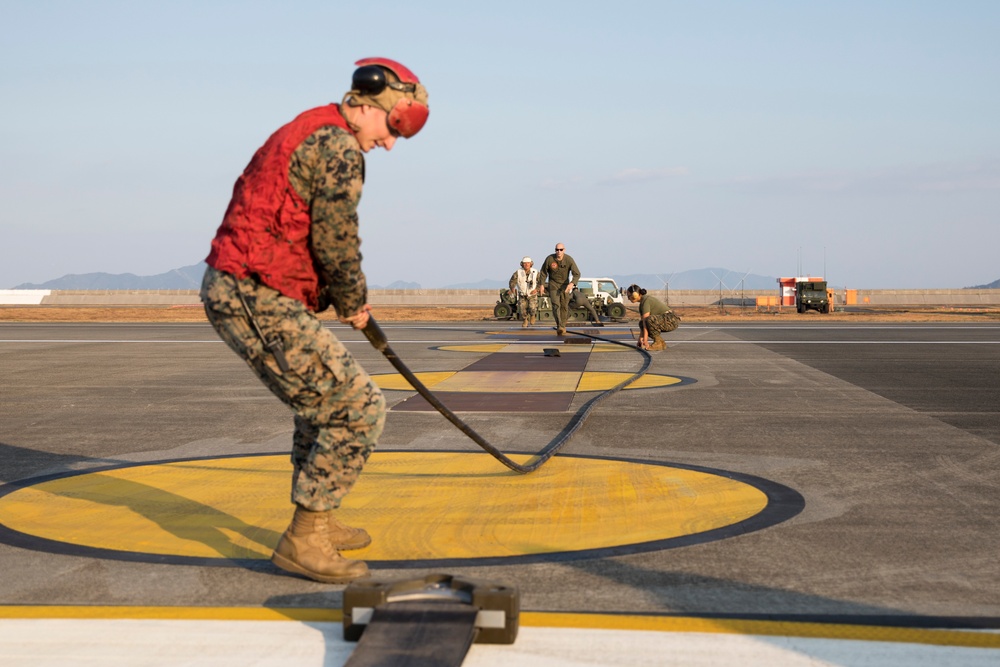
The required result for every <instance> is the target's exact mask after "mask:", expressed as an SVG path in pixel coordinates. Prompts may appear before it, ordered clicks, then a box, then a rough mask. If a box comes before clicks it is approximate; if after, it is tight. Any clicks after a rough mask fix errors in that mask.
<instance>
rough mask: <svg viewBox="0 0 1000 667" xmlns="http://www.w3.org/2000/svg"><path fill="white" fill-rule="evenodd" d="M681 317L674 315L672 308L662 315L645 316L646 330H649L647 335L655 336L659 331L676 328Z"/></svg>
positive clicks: (667, 331)
mask: <svg viewBox="0 0 1000 667" xmlns="http://www.w3.org/2000/svg"><path fill="white" fill-rule="evenodd" d="M680 321H681V318H680V317H678V316H677V315H674V312H673V311H672V310H669V311H667V312H665V313H663V314H662V315H650V316H649V317H647V318H646V320H645V322H646V330H647V331H649V335H650V336H652V337H653V338H656V337H657V336H659V335H660V334H661V333H669V332H671V331H673V330H674V329H676V328H677V326H678V325H679V324H680Z"/></svg>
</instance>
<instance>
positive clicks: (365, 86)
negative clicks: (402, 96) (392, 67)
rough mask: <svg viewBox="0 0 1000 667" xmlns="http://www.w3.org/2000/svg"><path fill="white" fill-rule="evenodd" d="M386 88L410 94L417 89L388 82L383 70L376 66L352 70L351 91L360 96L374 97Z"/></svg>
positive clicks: (409, 84) (409, 85)
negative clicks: (356, 92)
mask: <svg viewBox="0 0 1000 667" xmlns="http://www.w3.org/2000/svg"><path fill="white" fill-rule="evenodd" d="M386 88H392V89H393V90H398V91H399V92H401V93H412V92H414V91H415V90H416V89H417V86H416V85H415V84H412V83H402V82H400V81H389V78H388V77H387V76H386V75H385V70H384V69H383V68H381V67H379V66H378V65H365V66H363V67H359V68H357V69H356V70H354V77H353V78H352V79H351V89H352V90H356V91H358V92H359V93H361V94H362V95H369V96H371V97H375V96H376V95H378V94H379V93H381V92H382V91H383V90H385V89H386Z"/></svg>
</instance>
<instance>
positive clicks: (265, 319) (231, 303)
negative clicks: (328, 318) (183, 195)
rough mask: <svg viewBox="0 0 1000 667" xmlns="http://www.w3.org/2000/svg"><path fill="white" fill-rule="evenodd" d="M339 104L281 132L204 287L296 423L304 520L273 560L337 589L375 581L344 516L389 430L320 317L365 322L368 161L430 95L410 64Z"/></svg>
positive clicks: (228, 338)
mask: <svg viewBox="0 0 1000 667" xmlns="http://www.w3.org/2000/svg"><path fill="white" fill-rule="evenodd" d="M355 64H356V65H357V69H356V70H355V72H354V77H353V80H352V85H351V90H350V91H348V92H347V93H346V94H345V95H344V97H343V99H342V101H341V103H340V104H329V105H326V106H322V107H318V108H315V109H311V110H309V111H306V112H304V113H302V114H300V115H299V116H297V117H296V118H295V119H294V120H292V121H291V122H290V123H288V124H287V125H284V126H283V127H281V128H280V129H278V130H277V131H276V132H275V133H274V134H272V135H271V136H270V138H268V140H267V141H266V142H265V143H264V145H263V146H261V147H260V149H258V150H257V152H256V153H255V154H254V156H253V159H251V160H250V164H249V165H247V167H246V169H245V170H244V172H243V174H242V175H241V176H240V177H239V179H238V180H237V181H236V185H235V187H234V188H233V196H232V199H231V200H230V203H229V207H228V208H227V209H226V214H225V217H224V218H223V220H222V224H221V225H220V227H219V229H218V231H217V232H216V235H215V239H214V240H213V241H212V248H211V252H210V253H209V256H208V258H207V259H206V262H207V264H208V269H207V270H206V272H205V279H204V281H203V282H202V290H201V298H202V302H203V303H204V304H205V312H206V314H207V316H208V320H209V322H211V324H212V326H213V327H214V328H215V330H216V331H217V332H218V333H219V335H220V337H221V338H222V339H223V340H224V341H225V342H226V343H227V344H228V345H229V347H230V348H232V349H233V350H234V351H235V352H236V353H237V354H238V355H240V356H241V357H242V358H243V359H244V360H245V361H246V362H247V364H248V365H249V366H250V368H252V369H253V371H254V372H255V373H256V374H257V376H258V377H259V378H260V379H261V381H263V382H264V384H265V385H266V386H267V387H268V388H269V389H270V390H271V391H272V392H273V393H274V394H275V395H276V396H278V398H280V399H281V400H282V401H283V402H284V403H285V404H287V405H288V406H289V407H290V408H291V409H292V410H293V411H294V413H295V420H294V423H295V432H294V435H293V438H292V465H293V475H292V484H291V500H292V503H293V504H294V506H295V513H294V516H293V518H292V521H291V524H290V525H289V527H288V529H287V530H286V531H285V533H284V534H283V535H282V537H281V540H280V541H279V542H278V545H277V547H276V548H275V551H274V554H273V555H272V557H271V560H272V562H273V563H274V564H275V565H277V566H278V567H280V568H281V569H283V570H286V571H289V572H293V573H295V574H299V575H302V576H305V577H308V578H310V579H315V580H317V581H322V582H327V583H346V582H348V581H351V580H353V579H358V578H361V577H365V576H367V575H368V567H367V565H366V564H365V563H364V562H362V561H360V560H352V559H348V558H345V557H344V556H342V555H341V553H340V552H341V551H346V550H350V549H358V548H361V547H364V546H367V545H368V544H369V543H370V542H371V537H370V536H369V535H368V533H367V532H366V531H365V530H364V529H362V528H356V527H352V526H348V525H346V524H344V523H343V522H342V521H340V520H339V519H338V517H337V512H336V510H337V509H338V508H339V507H340V503H341V500H342V499H343V497H344V496H345V495H346V494H347V493H348V492H349V491H350V489H351V487H352V486H353V485H354V483H355V481H356V480H357V478H358V475H360V473H361V470H362V468H363V466H364V464H365V462H366V461H367V459H368V457H369V455H370V454H371V452H372V451H373V450H374V448H375V446H376V444H377V441H378V438H379V435H380V434H381V432H382V428H383V426H384V424H385V399H384V398H383V396H382V393H381V391H380V390H379V388H378V386H377V385H376V384H375V383H374V382H373V381H372V379H371V378H370V377H369V376H368V374H367V373H366V372H365V370H364V369H363V368H362V367H361V366H360V365H359V364H358V363H357V361H356V360H355V359H354V357H353V356H352V355H351V353H350V352H348V351H347V349H346V348H345V347H344V345H343V344H342V343H341V342H340V341H339V340H337V338H336V336H334V335H333V333H332V331H331V330H330V329H327V328H325V327H323V325H322V324H321V323H320V321H319V320H318V319H317V318H316V316H315V313H316V312H318V311H322V310H325V309H326V308H327V307H329V306H332V307H333V308H334V309H335V310H336V313H337V318H338V319H339V320H340V321H341V322H343V323H345V324H350V325H351V326H352V327H354V328H356V329H363V328H364V327H365V325H366V324H367V323H368V316H369V310H370V307H369V305H368V303H367V300H368V295H367V291H368V290H367V283H366V281H365V274H364V272H363V271H362V269H361V252H360V246H361V239H360V237H359V236H358V215H357V206H358V201H359V200H360V198H361V188H362V185H363V183H364V175H365V162H364V154H365V153H367V152H369V151H371V150H372V149H375V148H383V149H385V150H387V151H389V150H392V148H393V146H394V145H395V143H396V140H397V139H398V138H400V137H406V138H409V137H412V136H413V135H415V134H416V133H417V132H419V131H420V129H421V128H422V127H423V126H424V123H425V122H426V121H427V116H428V114H429V108H428V106H427V91H426V89H425V88H424V87H423V85H422V84H421V83H420V80H419V79H418V78H417V77H416V75H414V74H413V72H411V71H410V70H409V69H407V68H406V67H405V66H403V65H401V64H400V63H398V62H395V61H393V60H389V59H386V58H367V59H364V60H359V61H358V62H357V63H355Z"/></svg>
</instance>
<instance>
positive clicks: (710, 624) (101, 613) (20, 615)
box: [0, 605, 1000, 649]
mask: <svg viewBox="0 0 1000 667" xmlns="http://www.w3.org/2000/svg"><path fill="white" fill-rule="evenodd" d="M0 619H22V620H24V619H28V620H30V619H86V620H112V619H129V620H177V621H181V620H183V621H298V622H315V623H324V622H325V623H340V622H342V621H343V611H342V610H340V609H331V608H308V607H288V608H263V607H138V606H131V607H125V606H122V607H118V606H106V605H85V606H70V605H58V606H55V605H54V606H46V605H41V606H37V605H8V606H0ZM519 621H520V625H521V626H523V627H534V628H579V629H595V630H644V631H647V632H673V633H685V632H688V633H711V634H730V635H756V636H765V637H805V638H814V639H839V640H855V641H882V642H895V643H906V644H926V645H936V646H963V647H968V648H987V649H1000V634H997V633H993V632H982V631H976V630H937V629H928V628H900V627H887V626H878V625H853V624H840V623H797V622H793V621H757V620H742V619H705V618H692V617H684V616H655V615H649V616H647V615H643V614H580V613H557V612H538V611H522V612H521V614H520V617H519Z"/></svg>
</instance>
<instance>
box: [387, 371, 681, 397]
mask: <svg viewBox="0 0 1000 667" xmlns="http://www.w3.org/2000/svg"><path fill="white" fill-rule="evenodd" d="M414 375H416V376H417V379H418V380H420V381H421V382H423V383H424V384H425V385H426V386H427V387H428V388H433V389H434V390H435V391H461V392H484V393H497V394H503V393H512V392H513V393H520V392H544V391H566V392H573V391H607V390H608V389H611V388H612V387H614V386H616V385H618V383H620V382H622V381H624V380H625V379H626V378H629V377H631V376H632V373H617V372H610V371H587V372H584V373H582V374H581V373H564V372H558V373H549V372H542V371H468V372H466V371H461V372H440V373H414ZM372 379H373V380H375V384H377V385H378V386H379V387H381V388H382V389H387V390H388V389H394V390H398V391H413V387H411V386H410V383H409V382H407V381H406V379H405V378H404V377H403V376H402V375H399V374H398V373H382V374H377V375H372ZM681 381H682V380H681V379H680V378H676V377H671V376H669V375H657V374H654V373H647V374H646V375H643V376H642V377H641V378H639V379H638V380H636V381H635V382H633V383H632V384H630V385H629V386H627V387H626V389H650V388H655V387H669V386H670V385H674V384H679V383H680V382H681Z"/></svg>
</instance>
